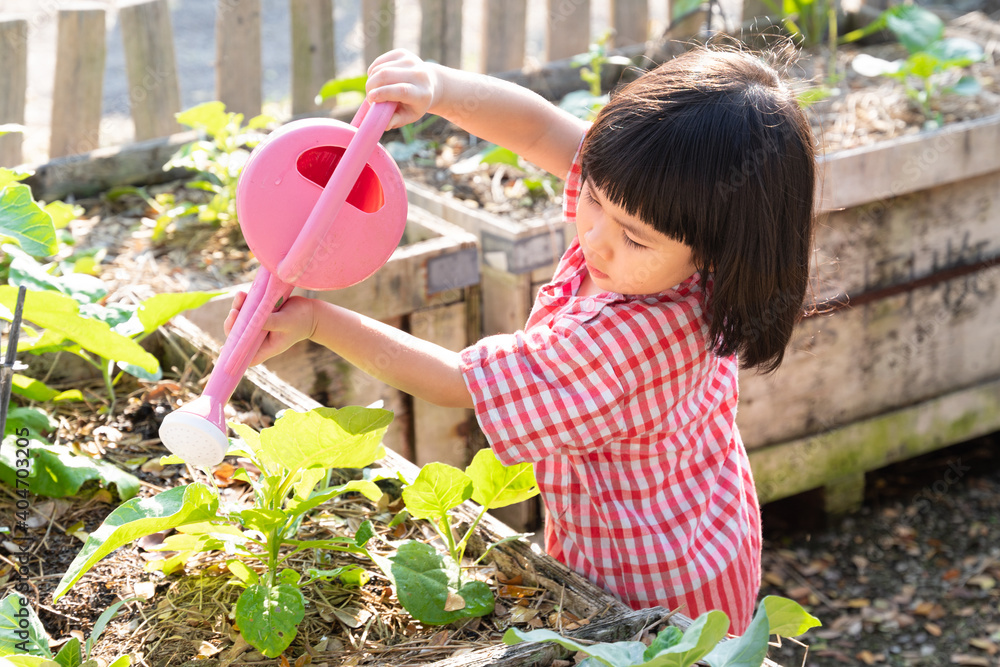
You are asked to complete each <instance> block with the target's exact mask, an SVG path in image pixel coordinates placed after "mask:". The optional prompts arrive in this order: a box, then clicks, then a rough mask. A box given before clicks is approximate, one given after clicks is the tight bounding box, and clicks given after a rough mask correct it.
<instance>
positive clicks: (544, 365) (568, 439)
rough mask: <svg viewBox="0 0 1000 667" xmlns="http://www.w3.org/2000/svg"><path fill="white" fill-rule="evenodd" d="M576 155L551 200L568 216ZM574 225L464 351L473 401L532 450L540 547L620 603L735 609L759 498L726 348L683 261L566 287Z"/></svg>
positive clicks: (739, 622)
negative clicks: (519, 304) (547, 266)
mask: <svg viewBox="0 0 1000 667" xmlns="http://www.w3.org/2000/svg"><path fill="white" fill-rule="evenodd" d="M579 189H580V171H579V163H578V160H575V161H574V165H573V169H572V170H571V172H570V174H569V176H568V177H567V182H566V188H565V198H564V202H565V203H564V215H565V219H566V222H569V223H573V222H575V218H576V204H577V197H578V195H579ZM585 271H586V267H585V264H584V259H583V254H582V252H581V250H580V247H579V243H578V241H577V240H574V241H573V243H572V244H571V245H570V247H569V248H568V249H567V251H566V253H565V254H564V255H563V257H562V260H561V261H560V263H559V266H558V268H557V270H556V273H555V276H554V277H553V279H552V281H551V282H550V283H549V284H548V285H546V286H545V287H543V288H542V289H541V290H540V292H539V294H538V296H537V298H536V300H535V304H534V307H533V309H532V312H531V315H530V317H529V318H528V322H527V324H526V325H525V327H524V330H523V331H518V332H516V333H510V334H500V335H496V336H489V337H487V338H484V339H483V340H481V341H480V342H479V343H477V344H475V345H473V346H471V347H468V348H466V349H465V350H463V351H462V372H463V375H464V378H465V382H466V384H467V386H468V388H469V391H470V392H471V393H472V396H473V399H474V402H475V412H476V417H477V419H478V421H479V423H480V425H481V426H482V429H483V431H484V433H485V434H486V437H487V438H488V440H489V442H490V445H491V447H492V448H493V451H494V452H495V453H496V455H497V457H498V458H499V459H500V460H501V461H502V462H503V463H504V464H506V465H511V464H515V463H522V462H525V461H530V462H532V463H534V465H535V474H536V477H537V480H538V486H539V489H540V491H541V495H542V498H543V500H544V503H545V507H546V510H547V516H546V523H545V546H546V550H547V551H548V552H549V554H551V555H552V556H554V557H555V558H557V559H559V560H560V561H562V562H564V563H565V564H566V565H568V566H569V567H571V568H573V569H574V570H576V571H577V572H579V573H581V574H583V575H584V576H586V577H588V578H589V579H590V580H591V581H593V582H595V583H596V584H598V585H600V586H602V587H603V588H605V589H606V590H608V591H609V592H611V593H612V594H614V595H615V596H617V597H618V598H620V599H621V600H623V601H625V602H626V603H628V604H629V605H631V606H632V607H633V608H636V609H640V608H645V607H651V606H655V605H663V606H666V607H668V608H671V609H674V608H678V607H681V608H683V610H684V613H685V614H687V615H690V616H692V617H694V616H697V615H698V614H700V613H702V612H704V611H708V610H709V609H713V608H718V609H722V610H723V611H726V612H727V613H728V614H729V616H730V619H731V625H730V631H731V632H742V631H743V629H745V628H746V625H747V624H748V623H749V621H750V618H751V616H752V613H753V607H754V604H755V601H756V596H757V593H758V590H759V586H760V511H759V508H758V505H757V498H756V493H755V491H754V485H753V478H752V476H751V474H750V466H749V462H748V461H747V455H746V451H745V450H744V448H743V443H742V441H741V440H740V435H739V431H738V430H737V428H736V424H735V418H736V401H737V393H738V392H737V366H738V364H737V360H736V358H735V357H719V356H716V355H715V354H714V353H713V352H712V351H711V350H710V345H709V339H708V326H707V323H706V321H705V317H704V308H705V300H706V289H707V287H710V285H709V286H706V284H705V280H704V279H703V277H702V276H701V275H700V274H698V273H696V274H694V275H693V276H691V277H690V278H688V279H687V280H685V281H684V282H682V283H681V284H679V285H677V286H676V287H674V288H673V289H670V290H667V291H665V292H662V293H659V294H650V295H624V294H616V293H610V292H605V293H603V294H599V295H596V296H586V297H579V296H576V293H577V291H578V289H579V287H580V283H581V280H582V279H583V276H584V275H585Z"/></svg>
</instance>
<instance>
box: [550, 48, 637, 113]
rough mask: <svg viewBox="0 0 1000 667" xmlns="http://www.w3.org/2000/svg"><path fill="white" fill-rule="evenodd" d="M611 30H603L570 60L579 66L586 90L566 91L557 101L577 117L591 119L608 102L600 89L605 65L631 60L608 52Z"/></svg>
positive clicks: (624, 63)
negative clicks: (580, 52)
mask: <svg viewBox="0 0 1000 667" xmlns="http://www.w3.org/2000/svg"><path fill="white" fill-rule="evenodd" d="M610 39H611V31H610V30H608V31H605V32H604V34H603V35H601V36H600V37H599V38H598V39H597V41H595V42H593V43H592V44H591V45H590V50H589V51H587V53H583V54H580V55H579V56H576V57H575V58H573V60H572V64H573V65H574V66H580V65H582V67H581V68H580V78H581V79H583V81H584V83H586V84H587V89H586V90H574V91H573V92H570V93H567V94H566V95H564V96H563V98H562V99H561V100H560V101H559V107H560V108H561V109H563V110H565V111H568V112H570V113H571V114H573V115H574V116H576V117H578V118H583V119H584V120H593V119H594V117H595V116H597V112H598V111H600V110H601V107H603V106H604V105H605V104H607V103H608V95H607V94H606V93H604V92H603V91H602V90H601V77H602V73H603V71H604V67H605V66H607V65H630V64H631V63H632V61H631V60H629V59H628V58H626V57H624V56H613V55H609V54H608V42H609V41H610Z"/></svg>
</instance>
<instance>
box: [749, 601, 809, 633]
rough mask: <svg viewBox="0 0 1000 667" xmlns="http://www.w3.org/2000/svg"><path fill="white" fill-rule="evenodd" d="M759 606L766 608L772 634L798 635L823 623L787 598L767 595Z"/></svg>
mask: <svg viewBox="0 0 1000 667" xmlns="http://www.w3.org/2000/svg"><path fill="white" fill-rule="evenodd" d="M760 606H761V607H763V608H764V609H765V610H767V622H768V625H769V627H770V633H771V634H772V635H778V636H780V637H798V636H799V635H801V634H802V633H803V632H805V631H806V630H808V629H809V628H816V627H819V626H821V625H823V624H822V623H820V622H819V619H818V618H816V617H815V616H813V615H812V614H810V613H809V612H807V611H806V610H805V609H803V608H802V605H800V604H799V603H798V602H796V601H794V600H789V599H788V598H783V597H779V596H777V595H768V596H767V597H765V598H764V599H763V600H762V601H761V603H760ZM758 613H760V612H759V611H758Z"/></svg>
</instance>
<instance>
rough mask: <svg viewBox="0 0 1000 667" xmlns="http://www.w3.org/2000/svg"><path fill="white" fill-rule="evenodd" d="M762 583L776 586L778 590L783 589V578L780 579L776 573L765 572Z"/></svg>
mask: <svg viewBox="0 0 1000 667" xmlns="http://www.w3.org/2000/svg"><path fill="white" fill-rule="evenodd" d="M764 581H766V582H767V583H769V584H771V585H772V586H777V587H778V588H784V587H785V578H784V577H782V576H781V575H780V574H778V573H777V572H765V573H764Z"/></svg>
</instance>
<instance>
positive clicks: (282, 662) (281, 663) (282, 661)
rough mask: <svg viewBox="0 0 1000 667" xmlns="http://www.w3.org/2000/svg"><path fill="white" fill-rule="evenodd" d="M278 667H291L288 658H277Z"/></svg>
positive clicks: (282, 655) (280, 656) (282, 656)
mask: <svg viewBox="0 0 1000 667" xmlns="http://www.w3.org/2000/svg"><path fill="white" fill-rule="evenodd" d="M278 667H292V666H291V665H290V664H288V658H286V657H285V655H284V654H281V655H279V656H278Z"/></svg>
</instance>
